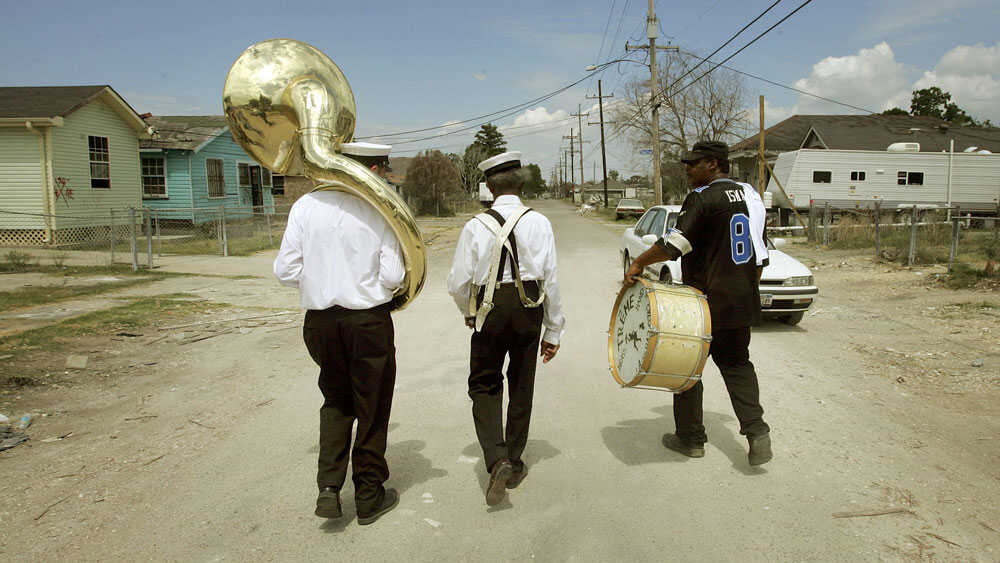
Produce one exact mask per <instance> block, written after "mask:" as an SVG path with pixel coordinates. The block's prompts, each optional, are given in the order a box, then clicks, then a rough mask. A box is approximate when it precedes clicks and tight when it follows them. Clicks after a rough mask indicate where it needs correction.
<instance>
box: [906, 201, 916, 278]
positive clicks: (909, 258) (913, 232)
mask: <svg viewBox="0 0 1000 563" xmlns="http://www.w3.org/2000/svg"><path fill="white" fill-rule="evenodd" d="M916 257H917V206H916V205H914V206H913V214H912V215H911V216H910V254H909V256H907V258H906V265H907V266H912V265H913V261H914V260H915V259H916Z"/></svg>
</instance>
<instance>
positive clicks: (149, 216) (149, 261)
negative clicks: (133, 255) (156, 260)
mask: <svg viewBox="0 0 1000 563" xmlns="http://www.w3.org/2000/svg"><path fill="white" fill-rule="evenodd" d="M142 217H143V219H145V223H146V268H148V269H150V270H152V269H153V212H152V211H151V210H149V209H143V210H142Z"/></svg>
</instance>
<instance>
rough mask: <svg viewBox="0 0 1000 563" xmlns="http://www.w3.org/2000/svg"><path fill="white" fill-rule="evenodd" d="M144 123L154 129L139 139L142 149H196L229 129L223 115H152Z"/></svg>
mask: <svg viewBox="0 0 1000 563" xmlns="http://www.w3.org/2000/svg"><path fill="white" fill-rule="evenodd" d="M146 123H148V124H149V125H151V126H152V127H153V129H154V130H156V135H155V136H154V137H152V138H144V139H140V140H139V148H142V149H184V150H189V151H197V150H198V149H200V148H201V146H202V145H204V144H206V143H207V142H209V141H211V140H212V139H214V138H215V137H217V136H219V135H220V134H221V133H222V132H224V131H227V130H228V129H229V123H227V122H226V116H224V115H153V116H150V117H147V118H146Z"/></svg>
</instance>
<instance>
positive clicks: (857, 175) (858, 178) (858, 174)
mask: <svg viewBox="0 0 1000 563" xmlns="http://www.w3.org/2000/svg"><path fill="white" fill-rule="evenodd" d="M851 181H852V182H864V181H865V171H864V170H855V171H853V172H851Z"/></svg>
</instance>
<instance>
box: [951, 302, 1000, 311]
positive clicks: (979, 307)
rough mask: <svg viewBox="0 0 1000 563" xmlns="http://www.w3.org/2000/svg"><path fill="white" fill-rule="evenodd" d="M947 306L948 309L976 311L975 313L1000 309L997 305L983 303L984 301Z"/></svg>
mask: <svg viewBox="0 0 1000 563" xmlns="http://www.w3.org/2000/svg"><path fill="white" fill-rule="evenodd" d="M948 306H949V307H958V308H959V309H962V310H965V311H976V312H979V311H995V310H998V309H1000V305H997V304H996V303H992V302H990V301H985V300H984V301H980V302H978V303H975V302H971V301H970V302H965V303H949V304H948Z"/></svg>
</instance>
